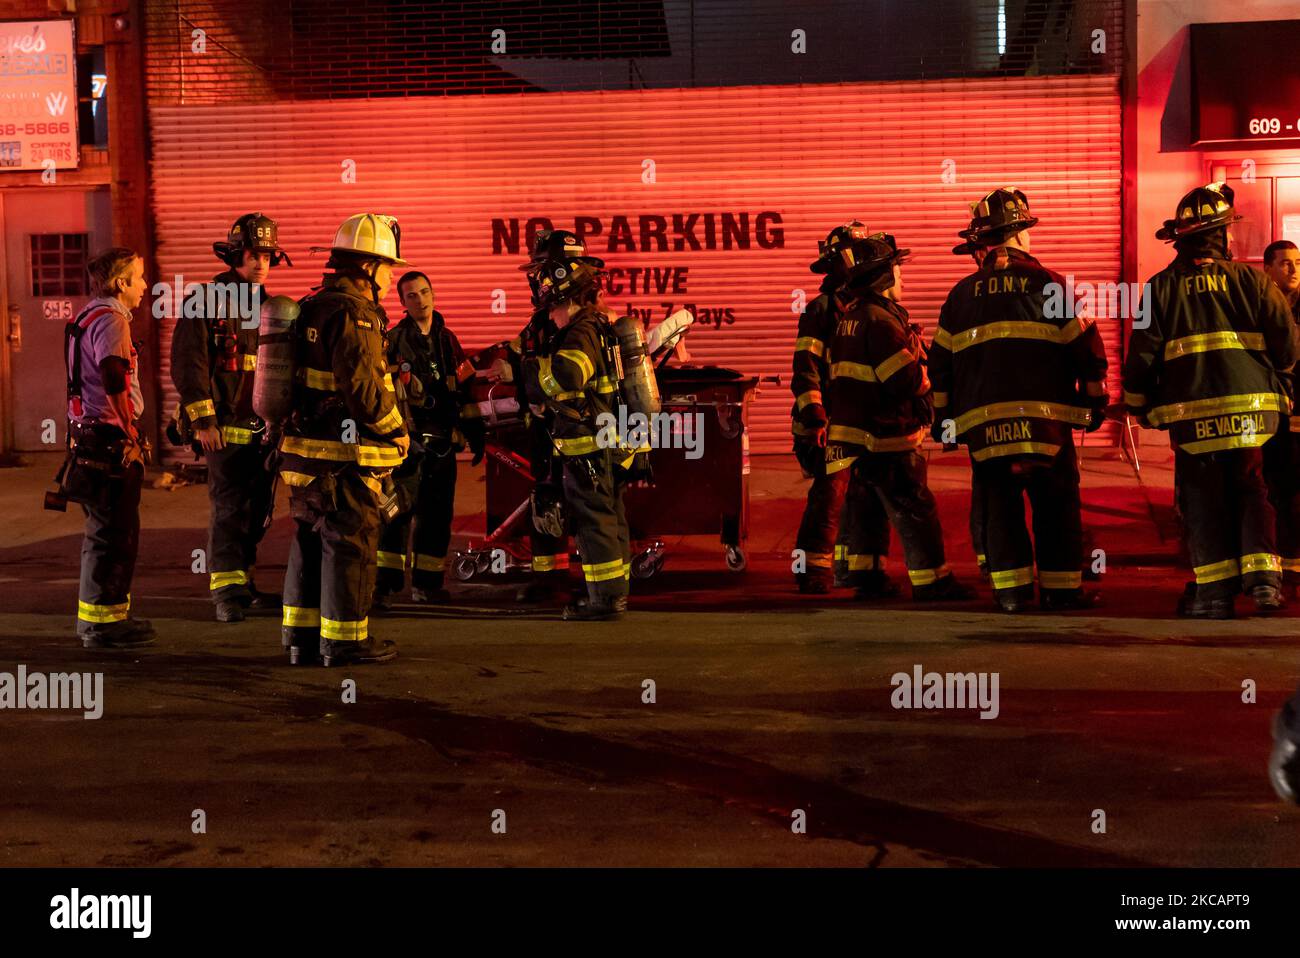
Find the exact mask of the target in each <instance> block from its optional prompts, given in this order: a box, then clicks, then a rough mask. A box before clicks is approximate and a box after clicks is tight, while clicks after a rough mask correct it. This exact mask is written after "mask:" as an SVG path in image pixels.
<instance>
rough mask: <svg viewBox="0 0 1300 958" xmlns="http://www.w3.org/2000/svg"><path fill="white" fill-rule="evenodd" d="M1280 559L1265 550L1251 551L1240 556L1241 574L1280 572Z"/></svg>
mask: <svg viewBox="0 0 1300 958" xmlns="http://www.w3.org/2000/svg"><path fill="white" fill-rule="evenodd" d="M1281 571H1282V559H1281V557H1280V556H1275V555H1272V554H1270V553H1267V552H1252V553H1251V554H1250V555H1245V556H1242V557H1241V574H1242V575H1250V573H1252V572H1281Z"/></svg>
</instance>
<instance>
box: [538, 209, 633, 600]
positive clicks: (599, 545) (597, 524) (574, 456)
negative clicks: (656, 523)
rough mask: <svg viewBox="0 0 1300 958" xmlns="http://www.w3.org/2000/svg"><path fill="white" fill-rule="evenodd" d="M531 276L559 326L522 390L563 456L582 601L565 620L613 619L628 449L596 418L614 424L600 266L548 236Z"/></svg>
mask: <svg viewBox="0 0 1300 958" xmlns="http://www.w3.org/2000/svg"><path fill="white" fill-rule="evenodd" d="M542 254H543V255H542V258H541V262H540V263H539V265H538V267H537V269H536V270H535V271H534V272H532V273H530V276H531V277H532V278H533V279H534V281H535V283H536V291H537V293H536V300H537V303H538V305H539V308H541V309H543V310H545V311H546V313H547V317H548V318H549V320H550V321H551V322H552V323H553V324H554V325H555V332H554V334H553V335H551V336H550V337H549V338H548V339H547V341H546V342H544V343H543V344H542V345H541V350H540V353H539V355H538V356H537V358H536V359H534V360H529V361H526V362H525V363H524V373H523V375H524V384H525V386H526V388H527V389H528V390H529V391H530V394H531V396H532V397H533V398H536V399H540V400H541V403H540V405H541V406H542V407H543V408H544V410H545V422H546V428H547V431H548V433H549V435H550V439H551V443H552V446H553V447H554V449H555V451H556V452H557V453H558V454H559V457H560V461H561V463H562V465H561V468H560V473H561V475H560V481H561V488H562V490H563V494H564V504H565V509H566V511H567V512H568V519H569V523H570V526H571V528H572V531H573V534H574V537H575V538H576V539H577V542H578V550H579V552H580V553H581V556H582V573H583V578H584V579H585V580H586V584H587V595H586V597H585V598H580V599H577V600H575V601H574V602H572V603H570V604H569V605H567V606H565V609H564V618H565V619H570V620H590V619H617V618H621V617H622V615H623V613H624V612H626V610H627V593H628V579H629V576H630V571H631V548H630V547H631V544H630V541H629V537H628V526H627V519H626V517H625V515H624V512H623V474H622V470H624V469H626V468H627V467H628V466H629V465H630V464H631V462H632V459H633V458H634V457H633V453H632V450H629V449H627V448H626V447H625V446H624V445H623V437H618V436H615V437H613V440H612V441H610V440H609V438H608V435H607V433H608V430H607V429H604V428H602V426H601V425H600V423H599V422H598V418H599V417H600V416H601V414H602V413H609V414H613V415H614V416H615V417H617V411H616V409H615V406H616V405H617V404H618V402H619V396H618V388H619V382H618V371H617V370H618V366H617V358H616V354H615V352H614V351H615V350H617V348H618V346H617V342H616V341H615V340H614V338H613V336H612V332H611V330H610V328H609V325H610V317H609V314H608V312H607V307H606V306H605V305H604V302H603V295H602V292H601V288H600V279H601V275H602V272H603V266H604V264H603V263H602V262H601V261H600V260H598V259H594V258H593V257H589V256H587V255H586V250H585V248H584V247H583V245H582V244H581V243H580V242H579V241H578V238H577V236H575V235H574V234H572V233H569V232H564V231H556V232H553V233H551V235H550V236H549V237H547V239H546V243H545V248H544V249H543V250H542Z"/></svg>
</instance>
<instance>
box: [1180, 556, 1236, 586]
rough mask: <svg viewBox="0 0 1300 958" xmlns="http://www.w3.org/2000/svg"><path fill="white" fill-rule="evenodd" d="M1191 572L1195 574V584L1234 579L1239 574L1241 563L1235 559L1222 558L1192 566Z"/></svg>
mask: <svg viewBox="0 0 1300 958" xmlns="http://www.w3.org/2000/svg"><path fill="white" fill-rule="evenodd" d="M1192 573H1193V574H1194V575H1195V576H1196V584H1197V585H1207V584H1209V583H1211V582H1222V581H1223V580H1224V579H1235V578H1236V577H1237V576H1239V575H1241V564H1240V563H1239V562H1238V561H1237V560H1236V559H1224V560H1223V561H1222V562H1211V563H1210V564H1209V565H1198V566H1194V567H1193V568H1192Z"/></svg>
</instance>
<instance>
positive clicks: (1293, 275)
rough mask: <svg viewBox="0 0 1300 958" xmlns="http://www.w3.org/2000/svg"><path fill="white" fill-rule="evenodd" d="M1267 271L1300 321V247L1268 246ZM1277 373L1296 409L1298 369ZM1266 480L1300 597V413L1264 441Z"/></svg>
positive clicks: (1285, 575)
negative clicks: (1296, 373) (1296, 374)
mask: <svg viewBox="0 0 1300 958" xmlns="http://www.w3.org/2000/svg"><path fill="white" fill-rule="evenodd" d="M1264 272H1265V273H1267V274H1268V278H1269V279H1271V280H1272V281H1273V284H1274V285H1275V286H1277V288H1278V289H1279V290H1281V292H1282V295H1283V296H1284V297H1286V301H1287V304H1288V305H1289V306H1290V307H1291V318H1292V320H1293V321H1294V322H1297V323H1300V249H1297V248H1296V245H1295V243H1292V242H1291V241H1290V240H1277V241H1276V242H1274V243H1270V244H1269V245H1268V246H1267V247H1266V248H1265V249H1264ZM1277 372H1278V375H1279V376H1280V377H1281V379H1282V385H1283V387H1284V388H1285V389H1286V393H1287V396H1288V398H1290V400H1291V403H1292V407H1293V408H1294V405H1295V373H1294V370H1282V369H1279V370H1278V371H1277ZM1264 479H1265V481H1266V482H1267V483H1268V495H1269V501H1270V502H1271V503H1272V504H1273V511H1274V512H1276V513H1277V550H1278V554H1279V557H1280V558H1281V560H1282V585H1283V589H1284V591H1290V592H1292V593H1293V594H1296V595H1297V596H1298V597H1300V481H1298V479H1300V416H1290V415H1288V416H1283V417H1281V422H1280V423H1279V425H1278V432H1277V435H1276V436H1274V437H1273V438H1272V439H1270V440H1269V441H1268V442H1266V443H1264Z"/></svg>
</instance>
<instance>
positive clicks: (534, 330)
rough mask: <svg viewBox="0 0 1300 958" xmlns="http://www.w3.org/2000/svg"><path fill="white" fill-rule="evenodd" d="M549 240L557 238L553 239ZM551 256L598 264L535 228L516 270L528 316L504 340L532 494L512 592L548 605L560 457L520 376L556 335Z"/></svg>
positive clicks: (579, 247) (556, 576) (561, 580)
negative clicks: (546, 270) (549, 301)
mask: <svg viewBox="0 0 1300 958" xmlns="http://www.w3.org/2000/svg"><path fill="white" fill-rule="evenodd" d="M553 237H559V238H558V239H553ZM552 253H555V254H558V255H568V256H573V257H577V258H579V259H581V260H583V261H585V262H587V263H589V264H590V265H592V266H594V267H596V268H597V269H599V268H600V267H602V266H604V261H602V260H600V259H598V258H596V257H594V256H588V255H587V247H586V244H585V243H584V242H583V241H582V239H581V238H579V237H578V236H577V235H576V234H574V233H570V232H568V231H567V230H559V231H557V230H539V231H538V232H537V235H536V237H534V240H533V247H532V250H531V253H530V255H529V259H528V262H527V263H525V264H523V265H522V266H520V267H519V269H520V271H521V272H523V273H526V274H527V277H528V286H529V289H530V291H531V294H532V305H533V314H532V316H531V317H530V318H529V320H528V323H527V325H525V326H524V328H523V329H521V330H520V331H519V335H518V336H516V337H515V338H514V339H513V340H511V341H510V344H509V346H510V366H511V369H512V377H513V380H514V382H515V383H516V385H517V387H518V402H519V405H520V408H521V409H522V410H525V412H524V428H525V431H526V441H527V450H528V462H529V468H530V470H531V473H532V478H533V492H532V496H531V498H530V503H529V514H530V522H529V527H528V539H529V546H530V550H531V554H532V561H531V577H530V581H529V582H528V584H527V585H526V586H524V587H523V588H522V589H521V590H520V591H519V593H518V596H517V598H518V599H519V601H521V602H549V601H553V600H554V599H555V598H556V597H557V596H560V595H562V594H565V589H566V587H567V584H568V580H569V536H568V533H567V532H566V531H565V522H564V490H563V474H562V472H561V467H562V464H563V457H561V456H560V455H559V453H557V452H556V450H555V445H554V443H552V441H551V434H550V431H549V429H548V427H547V420H546V407H545V402H546V395H545V393H543V392H542V389H541V384H540V383H539V382H538V381H537V377H536V375H533V376H531V377H528V378H527V379H526V378H525V377H524V375H523V372H522V369H523V363H524V361H525V360H531V361H533V362H536V361H537V359H538V357H540V356H541V355H542V353H543V350H544V347H545V346H546V344H547V343H549V342H550V341H551V339H552V338H553V337H554V336H555V334H556V333H557V332H558V330H557V328H556V325H555V323H554V322H553V321H552V320H551V316H550V310H549V309H548V308H546V307H545V306H543V305H542V302H541V299H540V293H541V289H540V275H541V269H542V267H543V265H544V264H545V263H546V261H547V260H548V259H549V258H550V257H551V255H552Z"/></svg>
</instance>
